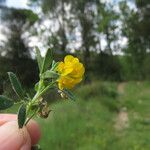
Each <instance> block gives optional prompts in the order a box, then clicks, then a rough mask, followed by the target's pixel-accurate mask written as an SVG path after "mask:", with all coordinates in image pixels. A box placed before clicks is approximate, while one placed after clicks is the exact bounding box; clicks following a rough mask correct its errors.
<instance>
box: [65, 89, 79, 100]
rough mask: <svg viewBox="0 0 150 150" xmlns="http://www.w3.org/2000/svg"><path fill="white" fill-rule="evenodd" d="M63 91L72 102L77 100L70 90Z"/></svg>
mask: <svg viewBox="0 0 150 150" xmlns="http://www.w3.org/2000/svg"><path fill="white" fill-rule="evenodd" d="M62 91H63V93H64V94H66V95H67V97H68V98H69V99H70V100H74V101H75V100H76V97H75V95H74V94H73V93H72V92H71V91H70V90H68V89H64V90H62Z"/></svg>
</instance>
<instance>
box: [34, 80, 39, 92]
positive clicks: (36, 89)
mask: <svg viewBox="0 0 150 150" xmlns="http://www.w3.org/2000/svg"><path fill="white" fill-rule="evenodd" d="M38 88H39V82H37V83H36V84H35V86H34V89H35V91H38Z"/></svg>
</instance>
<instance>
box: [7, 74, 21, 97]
mask: <svg viewBox="0 0 150 150" xmlns="http://www.w3.org/2000/svg"><path fill="white" fill-rule="evenodd" d="M8 76H9V79H10V82H11V85H12V87H13V90H14V91H15V92H16V94H17V95H18V97H19V98H20V99H23V98H24V91H23V89H22V87H21V83H20V82H19V80H18V78H17V76H16V75H15V74H14V73H12V72H8Z"/></svg>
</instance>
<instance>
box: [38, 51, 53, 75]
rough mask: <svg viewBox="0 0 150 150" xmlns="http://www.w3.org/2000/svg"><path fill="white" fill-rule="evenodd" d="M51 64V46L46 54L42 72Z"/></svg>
mask: <svg viewBox="0 0 150 150" xmlns="http://www.w3.org/2000/svg"><path fill="white" fill-rule="evenodd" d="M51 64H52V50H51V49H50V48H49V49H48V50H47V52H46V55H45V57H44V60H43V63H42V69H41V73H43V72H45V71H46V70H47V69H48V67H49V66H50V65H51Z"/></svg>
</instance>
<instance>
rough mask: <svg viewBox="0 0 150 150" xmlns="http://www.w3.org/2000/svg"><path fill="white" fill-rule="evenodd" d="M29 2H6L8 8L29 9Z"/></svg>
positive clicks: (16, 0)
mask: <svg viewBox="0 0 150 150" xmlns="http://www.w3.org/2000/svg"><path fill="white" fill-rule="evenodd" d="M27 1H28V0H6V5H7V6H8V7H16V8H28V6H27Z"/></svg>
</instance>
